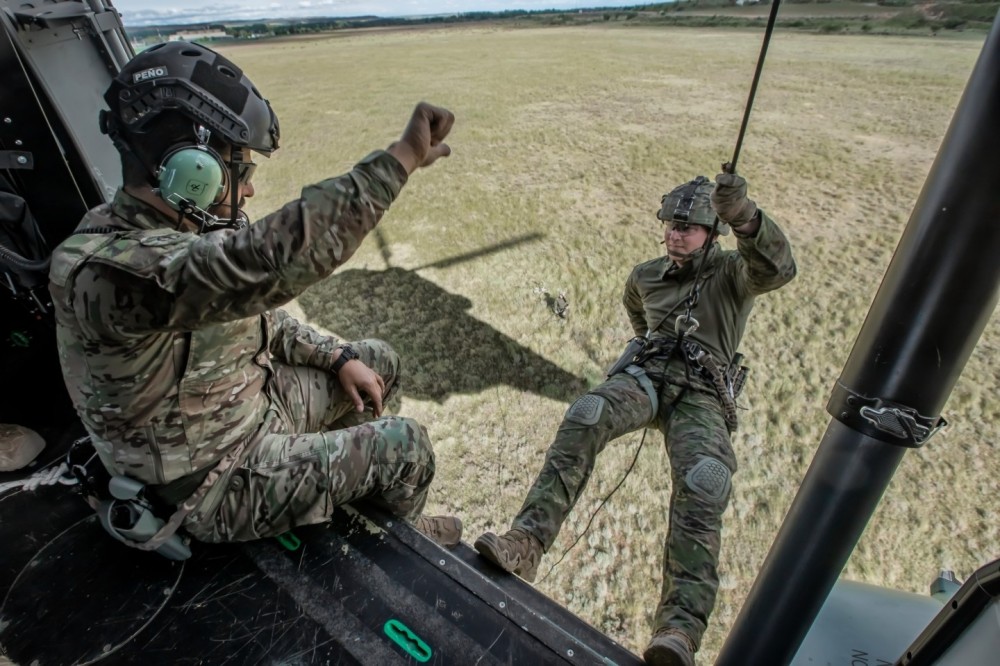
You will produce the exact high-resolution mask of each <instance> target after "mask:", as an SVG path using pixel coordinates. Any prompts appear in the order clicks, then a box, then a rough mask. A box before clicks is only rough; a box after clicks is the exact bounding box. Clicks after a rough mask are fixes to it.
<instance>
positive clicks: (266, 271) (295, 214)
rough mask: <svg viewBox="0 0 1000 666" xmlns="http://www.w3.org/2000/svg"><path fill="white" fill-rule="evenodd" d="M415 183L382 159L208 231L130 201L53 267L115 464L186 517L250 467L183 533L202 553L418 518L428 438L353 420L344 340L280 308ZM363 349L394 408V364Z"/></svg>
mask: <svg viewBox="0 0 1000 666" xmlns="http://www.w3.org/2000/svg"><path fill="white" fill-rule="evenodd" d="M406 179H407V176H406V172H405V170H404V169H403V168H402V166H401V165H400V164H399V163H398V162H397V161H396V160H395V158H393V157H392V156H391V155H389V154H388V153H385V152H383V151H378V152H375V153H373V154H372V155H370V156H368V157H367V158H365V159H364V160H363V161H362V162H361V163H359V164H358V165H357V166H355V167H354V169H353V170H352V171H351V172H350V173H348V174H346V175H343V176H340V177H337V178H332V179H329V180H325V181H323V182H321V183H318V184H316V185H313V186H310V187H307V188H305V189H304V190H303V192H302V198H301V199H298V200H295V201H292V202H291V203H289V204H287V205H286V206H284V207H283V208H282V209H280V210H278V211H276V212H275V213H272V214H271V215H268V216H267V217H265V218H263V219H262V220H260V221H258V222H257V223H255V224H252V225H250V226H249V227H246V228H243V229H241V230H225V231H216V232H211V233H207V234H204V235H197V234H194V233H189V232H183V231H175V230H174V228H173V227H174V226H175V224H174V220H171V219H170V218H168V217H165V216H164V215H162V214H161V213H159V212H157V211H156V210H155V209H153V208H151V207H149V206H148V205H146V204H144V203H142V202H141V201H139V200H137V199H135V198H133V197H131V196H129V195H128V194H127V193H125V192H123V191H119V192H118V193H117V195H116V197H115V199H114V201H113V202H112V203H111V204H110V205H105V206H100V207H98V208H95V209H94V210H92V211H90V213H88V214H87V215H86V216H85V217H84V219H83V221H82V222H81V224H80V226H79V227H78V229H77V232H76V233H75V234H73V235H71V236H70V237H69V238H68V239H66V241H64V242H63V243H62V245H60V246H59V248H57V249H56V251H55V253H54V254H53V257H52V266H51V270H50V280H51V283H50V289H51V292H52V295H53V298H54V303H55V304H56V308H57V309H56V320H57V324H58V342H59V350H60V357H61V361H62V366H63V374H64V377H65V379H66V384H67V387H68V388H69V392H70V395H71V397H72V399H73V403H74V405H75V407H76V410H77V412H78V413H79V415H80V417H81V419H82V420H83V423H84V425H85V426H86V428H87V430H88V431H89V432H90V434H91V435H92V438H93V441H94V443H95V446H96V448H97V451H98V453H99V455H100V457H101V460H102V461H103V462H104V464H105V466H106V467H108V469H109V470H111V471H113V472H114V473H118V474H125V475H128V476H130V477H133V478H136V479H139V480H141V481H144V482H146V483H147V484H150V485H152V486H154V489H159V490H161V491H163V495H164V496H167V497H168V498H170V499H172V501H173V502H174V503H179V502H180V501H181V500H182V499H184V498H185V496H186V495H187V494H190V492H191V491H193V490H194V489H195V488H196V487H197V486H198V485H199V483H200V482H201V479H203V478H204V477H205V475H206V474H207V472H208V471H209V470H211V469H212V468H213V467H215V466H216V465H217V463H218V462H219V461H220V460H221V459H223V458H224V457H226V456H227V455H228V456H232V455H233V454H237V461H236V463H235V464H234V465H233V466H231V467H229V468H228V469H226V471H225V472H224V473H223V474H222V475H221V478H220V479H219V480H218V481H217V482H216V483H215V484H214V485H213V486H212V488H211V490H210V491H209V492H208V494H207V495H206V496H205V497H204V499H203V500H202V501H201V504H200V505H199V506H198V507H197V508H196V509H195V511H194V512H193V513H191V515H189V516H188V517H187V520H186V522H185V526H186V527H187V529H188V531H189V532H191V533H192V534H193V535H194V536H195V537H197V538H199V539H202V540H205V541H223V540H245V539H254V538H258V537H264V536H271V535H276V534H280V533H282V532H284V531H286V530H288V529H289V528H290V527H292V526H295V525H303V524H309V523H316V522H321V521H323V520H326V519H327V518H328V517H329V516H330V515H331V513H332V511H333V508H334V507H335V506H337V505H338V504H342V503H344V502H349V501H352V500H355V499H358V498H361V497H368V498H371V499H373V500H375V501H378V502H381V503H382V504H383V505H384V506H386V507H387V508H389V509H390V510H391V511H393V512H394V513H395V514H397V515H401V516H404V517H414V516H416V515H417V514H418V513H419V512H420V510H421V508H422V506H423V503H424V500H425V497H426V492H427V487H428V485H429V484H430V482H431V479H432V477H433V475H434V456H433V453H432V450H431V445H430V441H429V439H428V437H427V433H426V431H425V430H424V429H423V428H422V427H421V426H420V425H419V424H417V423H416V422H414V421H412V420H410V419H405V418H395V417H387V418H382V419H379V420H372V414H371V413H370V411H368V412H366V413H365V414H357V413H356V412H354V411H353V403H352V402H351V400H350V399H349V398H348V397H347V395H346V393H345V391H344V389H343V387H342V386H341V385H340V383H339V381H338V380H337V377H336V376H334V374H333V373H331V372H330V368H331V366H332V356H333V354H334V352H335V349H336V346H337V345H338V341H337V340H335V339H333V338H330V337H326V336H323V335H320V334H318V333H316V332H315V331H313V330H312V329H310V328H309V327H307V326H304V325H302V324H300V323H299V322H297V321H296V320H294V319H293V318H292V317H290V316H288V315H287V314H285V313H284V312H283V311H281V310H278V309H275V308H277V307H278V306H279V305H281V304H283V303H285V302H287V301H289V300H290V299H292V298H293V297H295V296H296V295H297V294H299V293H301V292H302V291H303V290H305V289H306V288H307V287H308V286H310V285H311V284H314V283H315V282H318V281H319V280H321V279H323V278H325V277H326V276H328V275H329V274H330V273H331V272H332V271H333V270H334V269H335V268H337V267H338V266H340V265H341V264H343V263H344V262H345V261H347V260H348V258H350V257H351V255H352V254H353V253H354V252H355V251H356V250H357V248H358V246H359V245H360V243H361V241H362V240H363V239H364V237H365V235H366V234H367V233H368V232H369V231H371V230H372V229H373V228H374V227H375V225H376V224H377V223H378V221H379V219H380V218H381V217H382V214H383V213H384V212H385V211H386V209H387V208H388V207H389V205H390V204H391V203H392V201H393V200H394V199H395V198H396V196H397V195H398V194H399V191H400V189H401V188H402V186H403V185H404V184H405V182H406ZM110 228H113V229H114V230H111V229H110ZM88 230H91V231H88ZM353 346H354V347H355V349H356V350H357V351H358V352H359V354H360V358H361V360H362V361H363V362H364V363H365V364H367V365H368V366H369V367H371V368H372V369H373V370H374V371H375V372H377V373H378V374H380V375H381V376H382V378H383V379H384V380H385V385H386V389H387V395H386V396H385V399H386V400H388V399H390V398H391V397H392V394H393V393H394V392H395V391H396V390H397V388H398V381H399V380H398V377H399V359H398V357H397V356H396V354H395V352H393V351H392V350H391V349H390V348H389V346H388V345H386V344H385V343H384V342H381V341H378V340H366V341H361V342H358V343H354V344H353ZM171 495H173V496H174V497H172V498H171V497H170V496H171Z"/></svg>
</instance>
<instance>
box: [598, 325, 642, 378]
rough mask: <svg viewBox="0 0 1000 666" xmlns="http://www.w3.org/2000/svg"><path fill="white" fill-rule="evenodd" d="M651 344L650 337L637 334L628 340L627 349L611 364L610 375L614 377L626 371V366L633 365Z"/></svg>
mask: <svg viewBox="0 0 1000 666" xmlns="http://www.w3.org/2000/svg"><path fill="white" fill-rule="evenodd" d="M648 346H649V339H648V338H644V337H643V336H641V335H637V336H635V337H634V338H632V339H631V340H629V341H628V344H627V345H625V351H623V352H622V355H621V356H619V357H618V360H617V361H615V362H614V363H612V364H611V367H610V368H608V374H607V376H608V377H614V376H615V375H617V374H618V373H620V372H624V371H625V368H627V367H628V366H630V365H632V364H633V363H635V362H636V360H637V359H638V358H639V357H640V356H641V355H642V353H643V352H644V351H646V347H648Z"/></svg>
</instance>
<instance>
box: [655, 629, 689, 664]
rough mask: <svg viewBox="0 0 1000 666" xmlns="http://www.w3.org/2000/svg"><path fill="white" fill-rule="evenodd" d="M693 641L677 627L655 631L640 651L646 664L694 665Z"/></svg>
mask: <svg viewBox="0 0 1000 666" xmlns="http://www.w3.org/2000/svg"><path fill="white" fill-rule="evenodd" d="M696 651H697V648H696V647H695V645H694V643H693V642H692V641H691V639H690V638H688V637H687V635H686V634H684V633H683V632H681V631H680V630H678V629H664V630H661V631H658V632H656V634H654V635H653V639H652V640H651V641H649V645H647V646H646V650H645V651H644V652H643V653H642V660H643V661H644V662H646V664H647V665H648V666H694V653H695V652H696Z"/></svg>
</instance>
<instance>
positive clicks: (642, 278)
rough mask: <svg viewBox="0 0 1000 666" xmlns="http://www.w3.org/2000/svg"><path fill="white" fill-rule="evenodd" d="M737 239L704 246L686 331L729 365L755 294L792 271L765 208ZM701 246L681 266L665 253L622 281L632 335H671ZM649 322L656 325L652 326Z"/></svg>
mask: <svg viewBox="0 0 1000 666" xmlns="http://www.w3.org/2000/svg"><path fill="white" fill-rule="evenodd" d="M736 241H737V249H736V250H723V249H722V248H720V246H719V244H718V243H712V245H711V246H710V247H709V248H708V250H707V257H706V259H705V260H706V262H707V263H706V264H705V268H704V269H703V271H702V274H701V279H700V282H701V288H700V295H699V297H698V300H697V303H696V304H695V307H694V309H693V310H692V311H691V316H692V317H693V318H694V319H696V320H697V321H698V324H699V326H698V328H697V330H695V331H694V332H693V333H691V334H690V335H689V336H688V338H689V339H691V340H693V341H695V342H697V343H698V344H699V345H701V346H702V348H703V349H705V350H706V351H708V352H709V353H710V354H711V355H712V357H713V358H714V359H715V361H716V362H717V363H718V364H719V365H720V366H721V367H724V366H726V365H728V364H729V363H730V361H731V360H732V358H733V355H734V354H735V353H736V350H737V346H738V345H739V344H740V340H741V339H742V338H743V332H744V330H745V329H746V324H747V318H748V317H749V316H750V310H751V308H752V307H753V302H754V297H756V296H758V295H759V294H763V293H765V292H768V291H771V290H774V289H777V288H779V287H781V286H783V285H785V284H787V283H788V282H789V281H791V279H792V278H794V277H795V272H796V267H795V260H794V259H793V258H792V251H791V247H790V246H789V243H788V239H787V238H786V237H785V234H784V233H782V231H781V229H780V228H779V227H778V225H777V224H775V222H774V221H773V220H772V219H770V218H769V217H768V216H767V215H765V214H764V213H763V211H762V212H761V224H760V228H759V229H758V230H757V233H756V234H754V235H753V236H740V235H739V234H737V235H736ZM705 252H706V251H705V250H701V249H699V250H696V251H695V252H694V253H692V255H691V260H690V261H688V262H686V263H685V264H684V265H683V266H678V265H677V264H675V263H674V262H673V261H671V260H670V259H668V258H667V257H665V256H664V257H658V258H656V259H651V260H650V261H647V262H644V263H642V264H639V265H638V266H636V267H635V268H634V269H633V270H632V273H631V275H629V277H628V280H627V281H626V283H625V295H624V298H623V302H624V304H625V310H626V311H627V312H628V317H629V321H630V322H631V324H632V329H633V330H634V331H635V334H636V335H644V336H648V337H651V338H655V337H674V335H675V328H674V326H675V322H676V320H677V317H678V316H679V315H683V314H685V312H687V306H686V305H685V304H684V301H685V299H687V297H688V295H689V294H690V293H691V287H692V285H693V283H694V279H695V275H696V273H697V272H698V263H699V262H700V261H701V258H702V256H703V255H704V254H705ZM653 327H656V330H651V329H652V328H653ZM685 330H686V327H685ZM677 374H679V375H680V376H684V367H683V365H682V361H681V360H680V359H679V358H676V359H674V360H673V361H671V363H670V365H669V367H668V375H671V376H677ZM696 384H702V383H701V382H696Z"/></svg>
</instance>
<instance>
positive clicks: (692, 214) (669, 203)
mask: <svg viewBox="0 0 1000 666" xmlns="http://www.w3.org/2000/svg"><path fill="white" fill-rule="evenodd" d="M713 189H715V183H713V182H712V181H710V180H709V179H708V178H706V177H705V176H698V177H697V178H695V179H694V180H692V181H689V182H687V183H684V184H683V185H679V186H677V187H675V188H674V189H672V190H670V192H668V193H667V194H664V195H663V199H661V200H660V210H659V212H657V213H656V218H657V219H659V220H662V221H664V222H686V223H688V224H697V225H700V226H702V227H707V228H708V230H709V231H711V230H712V226H713V225H714V224H715V211H714V210H713V209H712V199H711V196H712V190H713ZM716 231H717V232H718V233H719V234H720V235H722V236H725V235H727V234H728V233H729V225H728V224H726V223H724V222H722V221H721V220H720V221H719V225H718V227H716Z"/></svg>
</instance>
